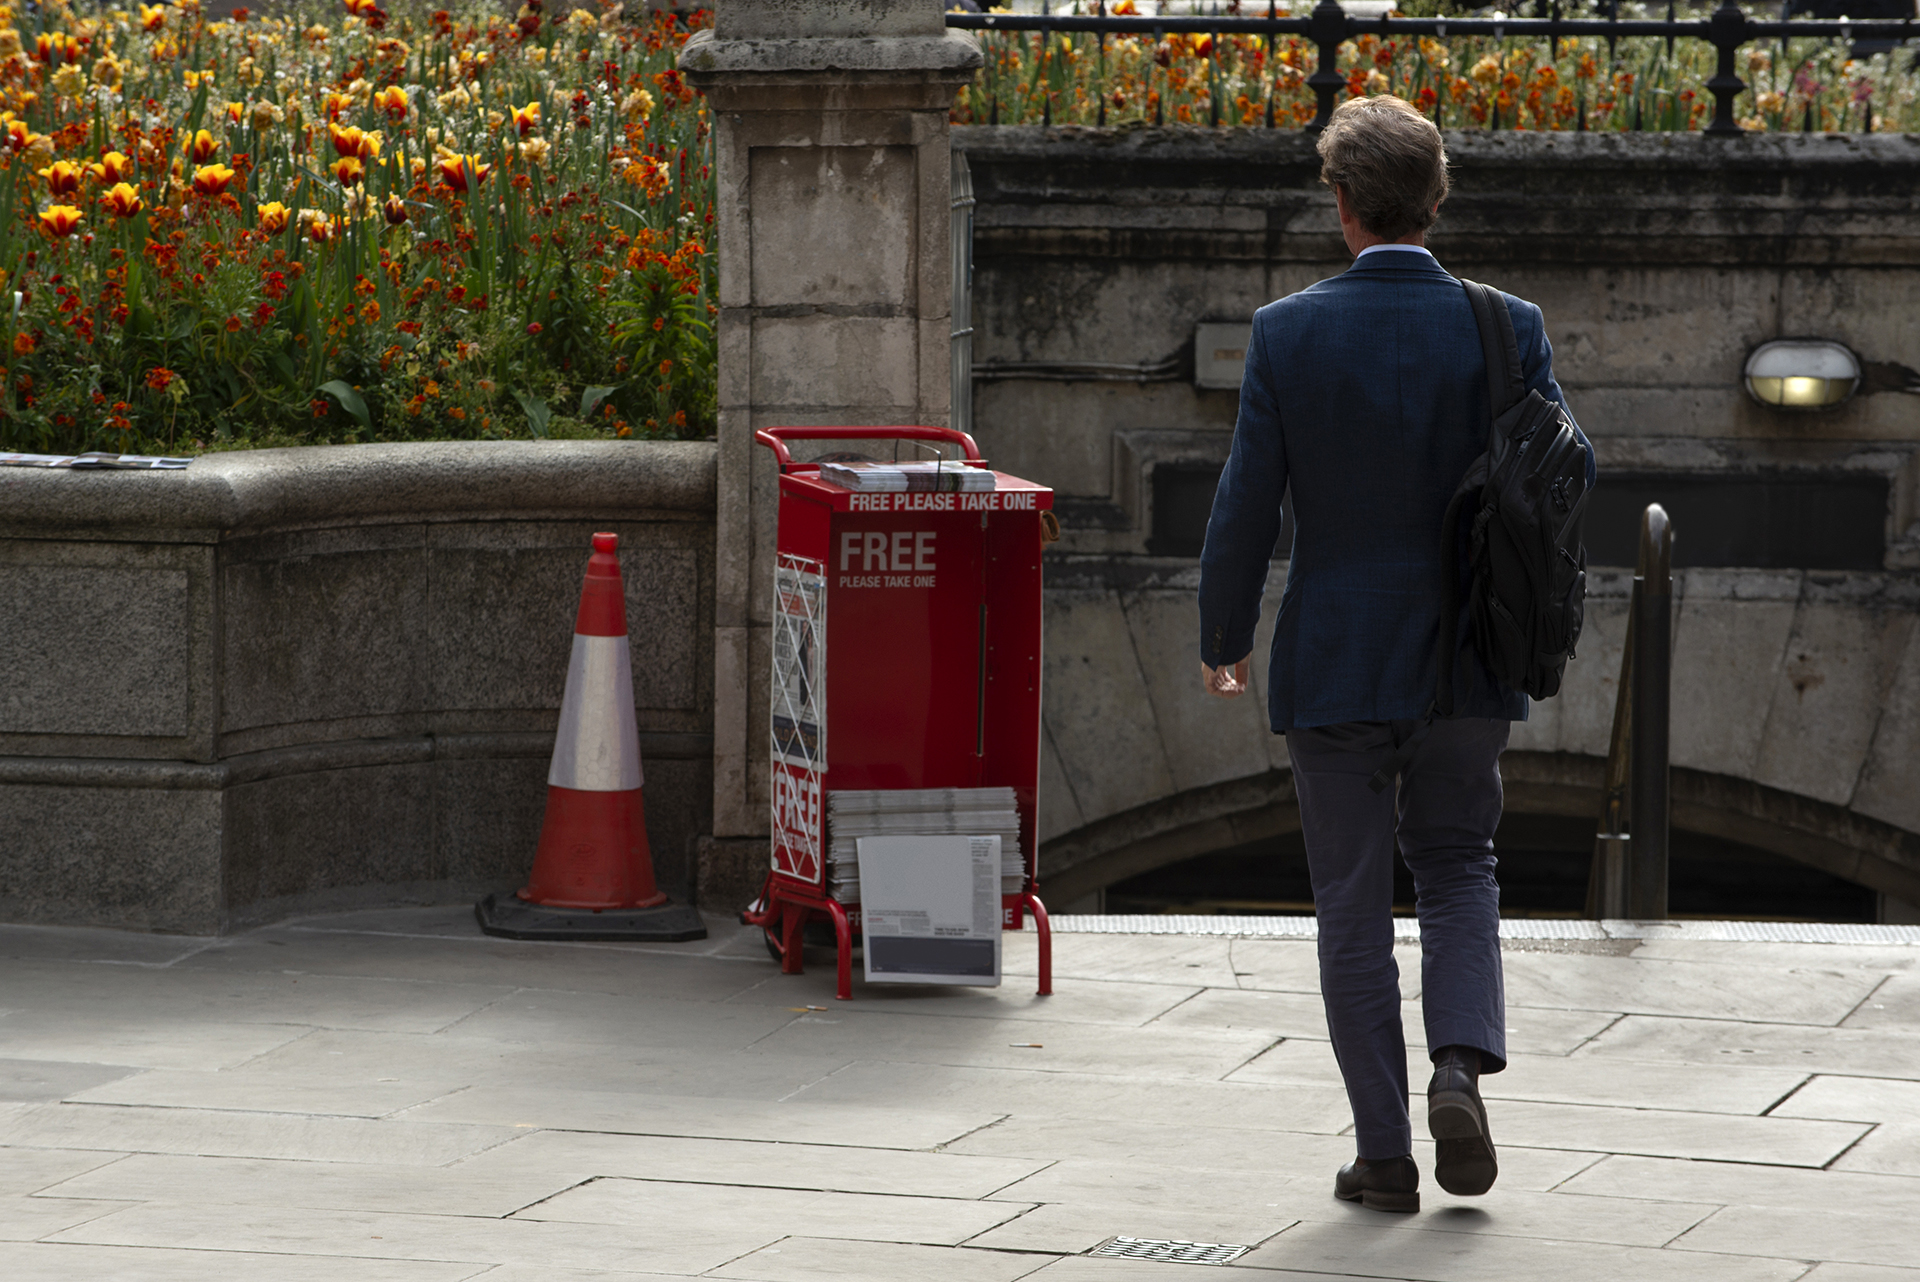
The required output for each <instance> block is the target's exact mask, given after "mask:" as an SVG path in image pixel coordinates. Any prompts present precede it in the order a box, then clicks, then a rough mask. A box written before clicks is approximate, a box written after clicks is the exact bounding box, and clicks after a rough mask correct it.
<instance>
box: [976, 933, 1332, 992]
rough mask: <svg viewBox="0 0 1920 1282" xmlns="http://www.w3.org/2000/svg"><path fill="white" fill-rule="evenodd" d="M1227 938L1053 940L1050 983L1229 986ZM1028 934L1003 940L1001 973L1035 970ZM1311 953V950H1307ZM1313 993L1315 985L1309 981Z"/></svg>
mask: <svg viewBox="0 0 1920 1282" xmlns="http://www.w3.org/2000/svg"><path fill="white" fill-rule="evenodd" d="M1237 942H1243V941H1236V940H1232V939H1221V938H1200V937H1194V936H1187V935H1076V936H1074V937H1073V938H1072V939H1071V941H1069V940H1068V939H1067V937H1066V936H1064V935H1062V936H1058V937H1056V938H1055V940H1054V949H1053V975H1054V978H1055V979H1102V980H1110V981H1117V982H1126V983H1148V984H1172V985H1176V986H1182V987H1184V986H1187V985H1201V986H1205V987H1207V988H1233V987H1235V980H1234V965H1233V959H1232V956H1231V954H1232V952H1233V946H1234V944H1235V943H1237ZM1035 948H1036V941H1035V938H1034V936H1033V935H1031V934H1028V933H1025V932H1023V933H1022V935H1021V936H1009V937H1008V938H1007V940H1006V944H1005V947H1004V948H1003V950H1002V954H1001V961H1000V969H1001V973H1002V974H1003V975H1020V976H1023V977H1024V976H1029V975H1033V974H1036V973H1037V972H1036V970H1035V960H1034V959H1035V956H1036V953H1035ZM1308 952H1309V954H1311V952H1312V949H1308ZM1315 985H1316V991H1317V985H1318V981H1317V980H1316V981H1315Z"/></svg>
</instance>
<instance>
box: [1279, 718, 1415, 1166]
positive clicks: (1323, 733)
mask: <svg viewBox="0 0 1920 1282" xmlns="http://www.w3.org/2000/svg"><path fill="white" fill-rule="evenodd" d="M1393 751H1394V732H1393V729H1392V727H1390V726H1388V725H1386V724H1385V723H1383V722H1353V723H1349V724H1345V725H1337V726H1318V727H1315V728H1312V729H1307V730H1298V729H1296V730H1289V731H1288V732H1287V755H1288V757H1289V758H1290V759H1291V760H1292V762H1293V786H1294V792H1295V794H1296V795H1297V796H1298V797H1299V799H1300V828H1301V836H1302V837H1304V838H1305V841H1306V847H1307V866H1308V868H1309V870H1310V872H1311V873H1312V877H1313V901H1314V911H1315V915H1316V916H1317V917H1318V918H1319V934H1320V992H1321V995H1322V997H1323V998H1324V999H1325V1001H1326V1007H1327V1029H1328V1031H1329V1032H1330V1033H1331V1034H1332V1037H1333V1053H1334V1057H1335V1058H1336V1059H1337V1060H1339V1062H1340V1075H1341V1077H1342V1078H1344V1079H1345V1080H1346V1084H1347V1099H1348V1101H1349V1102H1350V1103H1351V1104H1352V1106H1353V1124H1354V1137H1355V1140H1356V1141H1357V1147H1358V1150H1359V1153H1358V1155H1359V1157H1361V1158H1362V1159H1364V1160H1366V1161H1369V1162H1374V1161H1381V1160H1385V1159H1388V1158H1396V1157H1402V1156H1404V1155H1406V1154H1408V1153H1411V1152H1412V1151H1413V1128H1412V1126H1411V1125H1410V1123H1409V1120H1408V1117H1407V1049H1406V1038H1405V1034H1404V1033H1403V1032H1402V1031H1401V1027H1400V970H1399V967H1398V966H1396V965H1395V964H1394V960H1393V849H1394V837H1393V829H1394V798H1393V792H1392V791H1391V790H1388V791H1384V792H1375V791H1373V789H1372V788H1370V787H1368V786H1367V781H1368V780H1369V779H1371V778H1372V777H1373V773H1374V772H1375V771H1376V770H1378V769H1379V768H1380V767H1381V766H1382V765H1384V764H1385V763H1386V761H1387V759H1388V758H1389V757H1391V756H1392V755H1393Z"/></svg>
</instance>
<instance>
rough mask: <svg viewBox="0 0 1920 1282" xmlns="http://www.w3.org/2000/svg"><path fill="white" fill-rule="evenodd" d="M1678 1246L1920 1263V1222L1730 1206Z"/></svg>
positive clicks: (1907, 1218) (1827, 1209)
mask: <svg viewBox="0 0 1920 1282" xmlns="http://www.w3.org/2000/svg"><path fill="white" fill-rule="evenodd" d="M1915 1191H1916V1193H1920V1189H1916V1190H1915ZM1915 1205H1920V1202H1916V1203H1915ZM1674 1245H1675V1246H1677V1247H1680V1248H1682V1249H1684V1250H1689V1251H1715V1252H1720V1253H1723V1254H1727V1255H1739V1256H1753V1255H1761V1256H1797V1257H1799V1258H1801V1259H1810V1260H1844V1261H1848V1262H1850V1263H1853V1264H1892V1265H1906V1264H1911V1263H1913V1262H1914V1261H1915V1260H1920V1217H1917V1216H1914V1215H1912V1214H1908V1215H1856V1214H1853V1213H1851V1212H1848V1211H1844V1210H1838V1209H1835V1208H1833V1207H1829V1206H1822V1207H1819V1208H1817V1209H1816V1208H1811V1207H1784V1206H1768V1207H1748V1206H1730V1207H1727V1208H1725V1209H1724V1210H1721V1211H1719V1212H1716V1213H1715V1214H1714V1215H1713V1216H1711V1217H1710V1218H1709V1219H1707V1220H1706V1221H1704V1222H1703V1223H1701V1224H1699V1225H1697V1226H1695V1227H1694V1228H1692V1229H1691V1230H1689V1231H1688V1232H1687V1233H1686V1234H1685V1235H1684V1236H1682V1237H1681V1238H1680V1239H1679V1240H1678V1241H1676V1242H1675V1243H1674Z"/></svg>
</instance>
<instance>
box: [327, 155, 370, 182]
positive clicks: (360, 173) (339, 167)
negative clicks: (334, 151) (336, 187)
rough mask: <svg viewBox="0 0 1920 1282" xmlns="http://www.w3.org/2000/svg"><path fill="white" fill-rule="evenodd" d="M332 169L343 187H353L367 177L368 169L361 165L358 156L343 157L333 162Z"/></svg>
mask: <svg viewBox="0 0 1920 1282" xmlns="http://www.w3.org/2000/svg"><path fill="white" fill-rule="evenodd" d="M332 169H333V176H334V177H335V178H338V179H339V180H340V185H341V186H342V187H351V186H353V185H354V184H355V183H357V182H359V181H360V180H361V179H363V178H365V177H366V176H367V167H366V166H365V165H363V164H361V163H360V157H358V156H342V157H340V159H338V160H336V161H334V162H333V165H332Z"/></svg>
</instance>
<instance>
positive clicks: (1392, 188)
mask: <svg viewBox="0 0 1920 1282" xmlns="http://www.w3.org/2000/svg"><path fill="white" fill-rule="evenodd" d="M1318 150H1319V152H1320V181H1321V182H1323V183H1325V184H1327V186H1329V187H1341V188H1344V189H1345V190H1346V193H1347V208H1348V209H1350V210H1352V211H1353V214H1354V216H1355V217H1356V218H1358V219H1359V220H1360V225H1361V226H1362V227H1365V228H1366V229H1367V230H1368V231H1370V232H1372V233H1373V234H1374V235H1376V236H1380V237H1384V238H1385V239H1387V240H1399V239H1400V238H1401V237H1402V236H1405V235H1407V234H1409V233H1411V232H1415V231H1422V230H1425V229H1426V228H1428V227H1431V226H1432V225H1433V220H1434V218H1435V216H1436V215H1437V213H1438V211H1439V207H1440V202H1441V201H1443V200H1445V199H1446V198H1447V192H1448V191H1449V190H1450V189H1451V188H1452V182H1451V181H1450V180H1449V179H1448V177H1447V149H1446V147H1445V146H1444V145H1443V144H1442V143H1441V141H1440V131H1439V130H1438V129H1436V128H1435V127H1434V124H1433V122H1432V121H1431V120H1428V119H1427V118H1426V117H1425V116H1423V115H1421V114H1420V113H1419V112H1418V111H1416V110H1415V109H1414V107H1413V105H1412V104H1411V103H1409V102H1407V101H1406V100H1405V99H1404V98H1396V97H1394V96H1392V95H1391V94H1381V95H1379V96H1377V97H1373V98H1349V99H1347V101H1345V102H1343V103H1341V104H1340V105H1339V106H1338V107H1335V108H1334V110H1333V116H1332V118H1331V119H1330V120H1328V121H1327V127H1326V129H1325V130H1323V131H1322V132H1321V134H1320V141H1319V144H1318Z"/></svg>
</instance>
